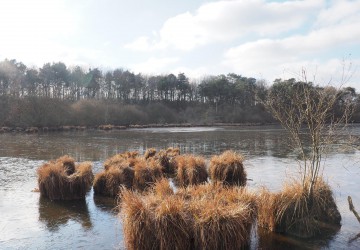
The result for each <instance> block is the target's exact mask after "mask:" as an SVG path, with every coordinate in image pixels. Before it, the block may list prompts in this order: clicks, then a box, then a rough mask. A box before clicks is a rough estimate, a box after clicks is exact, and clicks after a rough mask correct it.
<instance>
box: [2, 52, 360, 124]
mask: <svg viewBox="0 0 360 250" xmlns="http://www.w3.org/2000/svg"><path fill="white" fill-rule="evenodd" d="M297 83H298V81H297V80H295V79H287V80H283V79H276V80H275V81H274V82H273V84H272V85H271V86H268V85H267V84H266V83H265V82H264V80H256V79H255V78H252V77H244V76H242V75H238V74H234V73H229V74H227V75H217V76H211V75H210V76H205V77H203V78H202V79H197V80H192V81H190V80H189V78H188V77H187V76H186V75H185V74H184V73H179V74H178V75H174V74H167V75H143V74H134V73H132V72H130V71H128V70H124V69H121V68H119V69H115V70H108V71H102V70H101V69H99V68H89V69H84V68H82V67H80V66H72V67H68V66H67V65H65V64H64V63H62V62H57V63H46V64H44V65H43V66H42V67H41V68H34V67H27V66H26V65H25V64H23V63H21V62H17V61H16V60H7V59H5V60H4V61H1V62H0V126H6V127H54V126H67V125H71V126H88V127H95V126H99V125H103V124H112V125H122V126H128V125H135V124H138V125H144V124H182V123H189V124H193V125H211V124H213V123H256V124H264V123H273V122H274V119H273V118H272V116H271V115H270V114H269V113H268V112H267V111H266V110H265V108H264V106H263V105H262V104H261V102H259V98H260V99H261V98H265V96H266V93H267V92H268V91H269V90H276V91H278V93H279V94H281V93H282V90H284V89H296V88H294V86H296V85H297ZM309 84H310V85H311V83H309ZM313 87H314V88H315V87H316V88H319V87H318V86H313ZM328 88H331V87H328ZM337 96H338V101H337V103H336V106H335V107H333V108H334V109H335V110H341V105H342V104H343V103H344V102H353V103H354V106H355V107H356V108H355V111H354V114H353V117H352V119H351V121H352V122H360V96H359V94H358V93H357V92H356V90H355V89H354V88H352V87H346V88H342V89H339V90H337Z"/></svg>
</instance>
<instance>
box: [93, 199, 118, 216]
mask: <svg viewBox="0 0 360 250" xmlns="http://www.w3.org/2000/svg"><path fill="white" fill-rule="evenodd" d="M94 203H95V206H96V207H97V208H98V209H100V210H101V211H104V212H107V213H111V214H117V213H118V212H119V210H118V208H117V199H114V198H112V197H103V196H98V195H94Z"/></svg>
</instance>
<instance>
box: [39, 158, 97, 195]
mask: <svg viewBox="0 0 360 250" xmlns="http://www.w3.org/2000/svg"><path fill="white" fill-rule="evenodd" d="M72 163H73V160H72V158H70V157H68V156H63V157H61V158H59V159H57V160H56V161H50V162H48V163H45V164H43V165H42V166H41V167H39V168H38V170H37V173H38V185H39V190H40V194H41V196H42V197H47V198H49V199H51V200H79V199H85V195H86V193H87V192H88V191H89V190H90V188H91V185H92V181H93V178H94V176H93V173H92V164H91V163H90V162H83V163H80V164H77V165H75V167H74V172H72V171H69V169H70V167H69V166H71V167H72ZM69 173H71V174H69Z"/></svg>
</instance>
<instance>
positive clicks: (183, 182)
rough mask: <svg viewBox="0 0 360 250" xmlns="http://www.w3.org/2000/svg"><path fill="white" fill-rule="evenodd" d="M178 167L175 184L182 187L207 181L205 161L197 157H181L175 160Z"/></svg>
mask: <svg viewBox="0 0 360 250" xmlns="http://www.w3.org/2000/svg"><path fill="white" fill-rule="evenodd" d="M174 164H175V166H176V177H175V182H176V184H177V185H178V186H180V187H186V186H189V185H197V184H201V183H204V182H206V181H207V179H208V173H207V170H206V163H205V159H204V158H203V157H201V156H195V155H179V156H176V157H175V158H174Z"/></svg>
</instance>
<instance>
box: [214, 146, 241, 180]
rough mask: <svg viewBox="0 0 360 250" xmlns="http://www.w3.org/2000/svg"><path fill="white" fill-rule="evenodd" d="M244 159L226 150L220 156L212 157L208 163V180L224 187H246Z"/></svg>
mask: <svg viewBox="0 0 360 250" xmlns="http://www.w3.org/2000/svg"><path fill="white" fill-rule="evenodd" d="M243 160H244V157H243V156H242V155H240V154H238V153H236V152H234V151H231V150H228V151H225V152H224V153H222V154H221V155H217V156H213V157H212V158H211V161H210V168H209V172H210V178H211V180H212V181H214V182H221V183H223V184H225V185H239V186H245V185H246V172H245V169H244V166H243Z"/></svg>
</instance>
